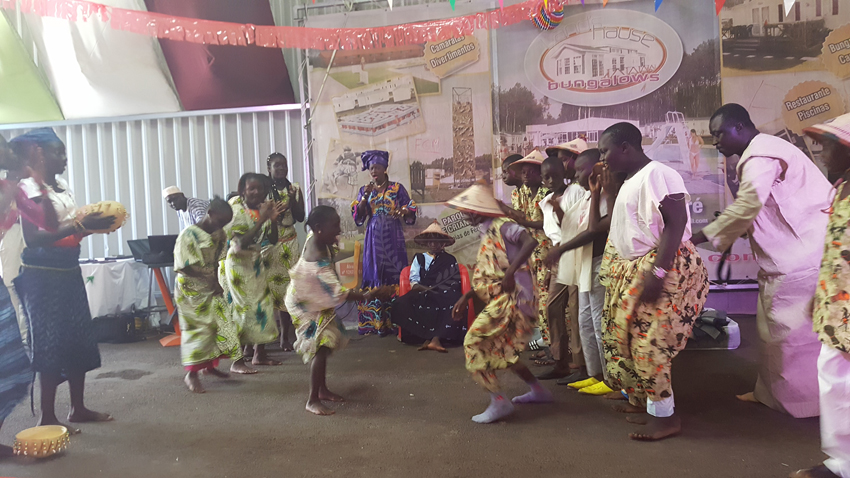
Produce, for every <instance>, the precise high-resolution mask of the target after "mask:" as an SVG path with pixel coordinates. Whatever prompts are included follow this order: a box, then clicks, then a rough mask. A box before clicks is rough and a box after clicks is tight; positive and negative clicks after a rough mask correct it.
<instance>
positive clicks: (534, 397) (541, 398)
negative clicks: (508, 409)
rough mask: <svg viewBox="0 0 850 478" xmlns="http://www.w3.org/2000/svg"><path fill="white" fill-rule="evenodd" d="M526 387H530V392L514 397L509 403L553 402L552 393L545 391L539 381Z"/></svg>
mask: <svg viewBox="0 0 850 478" xmlns="http://www.w3.org/2000/svg"><path fill="white" fill-rule="evenodd" d="M528 386H529V387H531V391H530V392H528V393H525V394H523V395H520V396H518V397H514V398H513V400H511V401H512V402H514V403H551V402H552V401H553V400H554V398H553V397H552V392H550V391H549V390H548V389H546V387H544V386H543V384H541V383H540V381H539V380H535V381H534V382H532V383H529V384H528Z"/></svg>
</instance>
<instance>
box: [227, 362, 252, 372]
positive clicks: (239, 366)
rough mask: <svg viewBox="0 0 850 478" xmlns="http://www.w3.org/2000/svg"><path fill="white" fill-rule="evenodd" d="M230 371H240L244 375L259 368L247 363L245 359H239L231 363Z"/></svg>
mask: <svg viewBox="0 0 850 478" xmlns="http://www.w3.org/2000/svg"><path fill="white" fill-rule="evenodd" d="M230 371H231V372H232V373H240V374H244V375H250V374H254V373H257V370H256V369H253V368H251V367H249V366H248V365H246V364H245V361H244V360H238V361H236V362H233V363H232V364H231V365H230Z"/></svg>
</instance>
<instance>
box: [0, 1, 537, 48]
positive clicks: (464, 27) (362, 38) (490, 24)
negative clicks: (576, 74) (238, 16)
mask: <svg viewBox="0 0 850 478" xmlns="http://www.w3.org/2000/svg"><path fill="white" fill-rule="evenodd" d="M538 2H539V0H528V1H526V2H522V3H519V4H517V5H513V6H509V7H504V8H500V9H498V10H493V11H489V12H481V13H475V14H472V15H465V16H462V17H455V18H449V19H445V20H434V21H429V22H420V23H408V24H404V25H393V26H387V27H373V28H305V27H285V26H271V25H268V26H266V25H252V24H248V23H230V22H216V21H210V20H199V19H195V18H186V17H175V16H172V15H163V14H160V13H154V12H147V11H140V10H128V9H125V8H117V7H110V6H108V5H102V4H100V3H94V2H88V1H84V0H20V7H19V9H20V11H21V12H22V13H34V14H36V15H39V16H42V17H53V18H60V19H64V20H69V21H74V22H79V21H83V22H87V21H89V20H92V19H98V20H100V21H103V22H109V24H110V26H111V27H112V28H113V29H115V30H121V31H126V32H132V33H137V34H140V35H149V36H152V37H156V38H162V39H165V40H174V41H188V42H192V43H202V44H204V45H235V46H246V45H257V46H261V47H266V48H299V49H304V50H358V49H363V50H369V49H374V48H391V47H398V46H404V45H418V44H422V43H425V42H437V41H442V40H447V39H449V38H457V37H461V36H467V35H471V34H472V33H473V32H474V31H475V30H484V29H495V28H500V27H504V26H508V25H513V24H516V23H519V22H522V21H525V20H529V19H530V18H531V15H532V14H533V13H534V10H535V6H536V5H537V4H538ZM16 3H17V2H16V0H0V8H3V9H5V10H14V9H15V8H16Z"/></svg>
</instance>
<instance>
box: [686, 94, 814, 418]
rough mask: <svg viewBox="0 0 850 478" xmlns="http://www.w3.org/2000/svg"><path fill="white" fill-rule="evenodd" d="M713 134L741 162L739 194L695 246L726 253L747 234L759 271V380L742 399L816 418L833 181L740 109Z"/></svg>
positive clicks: (714, 126)
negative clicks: (817, 306) (816, 310)
mask: <svg viewBox="0 0 850 478" xmlns="http://www.w3.org/2000/svg"><path fill="white" fill-rule="evenodd" d="M710 130H711V135H712V136H713V137H714V145H715V146H716V147H717V150H718V151H719V152H720V153H721V154H723V155H724V156H726V157H729V156H734V155H738V156H740V157H741V159H740V161H738V166H737V174H738V179H739V182H740V189H739V190H738V194H737V197H736V198H735V202H733V203H732V204H731V205H729V207H727V208H726V210H725V211H723V213H722V214H721V215H720V217H718V218H717V219H716V220H715V221H714V222H712V223H711V224H708V225H707V226H705V227H704V228H703V229H702V231H700V232H699V233H697V234H695V235H694V243H695V244H699V243H701V242H705V241H710V242H711V244H712V245H713V246H714V247H715V248H716V250H718V251H726V250H728V249H729V248H730V247H731V246H732V244H733V243H734V242H735V241H736V240H737V239H738V238H739V237H741V236H742V235H743V234H744V233H746V234H747V235H748V236H749V238H750V247H751V248H752V250H753V253H754V254H755V258H756V262H757V263H758V265H759V269H760V271H759V276H758V282H759V298H758V313H757V315H756V321H757V324H758V330H759V337H760V338H761V340H762V351H761V359H760V363H759V374H758V380H757V381H756V385H755V390H754V391H752V392H749V393H746V394H744V395H739V396H738V398H739V399H740V400H743V401H748V402H757V403H763V404H764V405H767V406H768V407H770V408H772V409H774V410H777V411H780V412H784V413H787V414H789V415H791V416H793V417H796V418H804V417H814V416H817V415H818V392H817V390H818V383H817V368H816V364H817V358H818V353H819V352H820V348H821V347H820V344H819V343H818V339H817V336H816V335H815V334H814V333H813V332H812V328H811V317H812V316H811V313H812V311H811V299H812V295H813V294H814V292H815V287H816V285H817V277H818V266H819V265H820V261H821V256H822V255H823V237H824V234H825V233H826V222H827V215H826V214H824V213H823V211H824V210H826V209H828V208H829V191H830V190H831V188H830V184H829V181H827V179H826V178H825V177H824V175H823V173H821V172H820V170H818V168H817V166H815V164H814V163H813V162H812V161H811V160H810V159H809V158H808V157H807V156H806V155H805V154H803V152H802V151H800V150H799V149H798V148H797V147H795V146H794V145H792V144H791V143H789V142H787V141H785V140H783V139H781V138H777V137H776V136H771V135H768V134H761V133H759V131H758V129H756V127H755V125H754V124H753V122H752V120H750V115H749V113H747V110H746V109H744V107H743V106H741V105H737V104H734V103H732V104H727V105H724V106H722V107H721V108H720V109H718V110H717V111H716V112H715V113H714V115H713V116H712V117H711V122H710Z"/></svg>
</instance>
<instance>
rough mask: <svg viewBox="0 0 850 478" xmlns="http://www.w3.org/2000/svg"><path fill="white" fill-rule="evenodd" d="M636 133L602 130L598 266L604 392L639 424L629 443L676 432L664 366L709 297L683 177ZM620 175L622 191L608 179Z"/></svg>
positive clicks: (622, 128)
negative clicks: (602, 231)
mask: <svg viewBox="0 0 850 478" xmlns="http://www.w3.org/2000/svg"><path fill="white" fill-rule="evenodd" d="M642 141H643V136H642V134H641V132H640V130H639V129H637V127H635V126H634V125H633V124H631V123H618V124H615V125H614V126H611V127H610V128H608V129H607V130H605V132H604V133H603V134H602V136H601V137H600V140H599V151H600V153H601V155H602V161H603V162H604V163H605V168H604V169H603V171H602V187H603V190H604V191H606V192H607V193H608V195H609V199H608V208H609V210H610V211H611V228H610V231H609V234H608V245H607V246H606V248H605V255H604V258H603V260H602V265H601V267H600V281H601V282H602V284H603V285H604V286H605V287H606V288H607V291H606V292H607V293H606V296H605V308H604V312H603V328H604V333H603V337H602V341H603V345H604V351H605V358H606V366H607V369H608V374H609V380H610V383H609V385H611V387H612V388H614V389H619V390H621V391H622V392H623V398H624V399H628V401H629V403H624V404H620V405H616V406H615V407H614V409H615V410H616V411H618V412H623V413H640V414H643V413H644V412H646V413H648V414H649V416H643V417H637V418H632V419H629V421H630V422H632V423H636V424H641V425H645V426H646V428H645V429H644V430H642V431H640V432H635V433H631V434H630V435H629V437H630V438H632V439H635V440H660V439H662V438H666V437H669V436H672V435H675V434H677V433H679V431H681V421H680V420H679V417H678V416H676V415H674V411H675V403H674V401H673V387H672V385H671V381H670V379H671V375H670V367H671V363H672V360H673V357H675V356H676V355H677V354H678V353H679V351H680V350H682V349H684V348H685V344H686V343H687V340H688V337H689V336H690V334H691V331H692V329H693V326H694V322H695V320H696V318H697V317H698V316H699V313H700V311H701V310H702V306H703V304H705V299H706V295H707V294H708V272H707V271H706V268H705V264H703V262H702V259H701V258H700V256H699V253H697V251H696V248H695V247H694V245H693V243H691V241H690V238H691V231H690V217H689V213H688V207H687V202H688V198H689V196H688V191H687V190H686V189H685V183H684V181H682V177H681V176H679V173H677V172H676V171H675V170H673V169H672V168H670V167H669V166H665V165H664V164H661V163H659V162H658V161H652V160H651V159H649V158H648V157H647V156H646V154H644V152H643V147H642V145H641V144H642ZM616 174H624V175H625V177H626V179H625V181H624V182H623V184H622V186H619V185H618V184H617V181H615V180H614V177H615V175H616Z"/></svg>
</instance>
